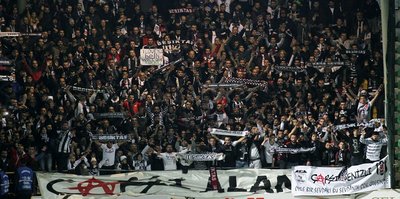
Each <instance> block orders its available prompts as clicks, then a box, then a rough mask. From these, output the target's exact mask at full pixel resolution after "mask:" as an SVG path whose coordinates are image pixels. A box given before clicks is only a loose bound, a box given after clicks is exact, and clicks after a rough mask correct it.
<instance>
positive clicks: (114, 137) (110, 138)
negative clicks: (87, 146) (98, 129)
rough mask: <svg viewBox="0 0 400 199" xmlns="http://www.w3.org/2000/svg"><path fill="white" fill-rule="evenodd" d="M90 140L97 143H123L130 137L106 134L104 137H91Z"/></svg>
mask: <svg viewBox="0 0 400 199" xmlns="http://www.w3.org/2000/svg"><path fill="white" fill-rule="evenodd" d="M91 138H92V139H93V140H98V141H120V140H122V141H125V140H130V136H128V135H120V134H106V135H92V136H91Z"/></svg>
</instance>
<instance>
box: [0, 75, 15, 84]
mask: <svg viewBox="0 0 400 199" xmlns="http://www.w3.org/2000/svg"><path fill="white" fill-rule="evenodd" d="M14 80H15V78H14V76H11V75H0V82H12V81H14Z"/></svg>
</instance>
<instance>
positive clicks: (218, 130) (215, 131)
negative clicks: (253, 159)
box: [209, 128, 249, 137]
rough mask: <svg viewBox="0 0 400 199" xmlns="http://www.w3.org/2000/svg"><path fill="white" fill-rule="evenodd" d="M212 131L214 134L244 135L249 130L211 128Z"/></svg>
mask: <svg viewBox="0 0 400 199" xmlns="http://www.w3.org/2000/svg"><path fill="white" fill-rule="evenodd" d="M209 131H210V133H211V134H213V135H225V136H234V137H242V136H245V135H246V134H247V133H249V131H229V130H224V129H215V128H212V129H209Z"/></svg>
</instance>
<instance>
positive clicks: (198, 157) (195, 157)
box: [176, 153, 225, 162]
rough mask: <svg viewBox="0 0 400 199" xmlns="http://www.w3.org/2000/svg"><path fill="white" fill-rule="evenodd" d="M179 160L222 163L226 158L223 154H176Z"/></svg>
mask: <svg viewBox="0 0 400 199" xmlns="http://www.w3.org/2000/svg"><path fill="white" fill-rule="evenodd" d="M176 155H177V156H178V158H182V159H185V160H189V161H195V162H203V161H214V160H217V161H221V160H223V159H224V158H225V155H224V154H223V153H202V154H180V153H177V154H176Z"/></svg>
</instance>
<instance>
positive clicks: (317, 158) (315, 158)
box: [309, 133, 324, 166]
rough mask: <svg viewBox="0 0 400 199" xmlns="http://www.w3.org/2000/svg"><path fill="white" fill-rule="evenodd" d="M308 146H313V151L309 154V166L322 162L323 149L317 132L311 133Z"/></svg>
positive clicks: (319, 164) (318, 164)
mask: <svg viewBox="0 0 400 199" xmlns="http://www.w3.org/2000/svg"><path fill="white" fill-rule="evenodd" d="M309 146H310V147H315V151H313V152H311V153H310V154H309V161H310V163H311V166H321V164H322V161H321V157H323V156H322V153H323V151H324V144H323V143H322V142H321V141H320V139H319V138H318V134H317V133H312V134H311V140H310V144H309Z"/></svg>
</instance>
